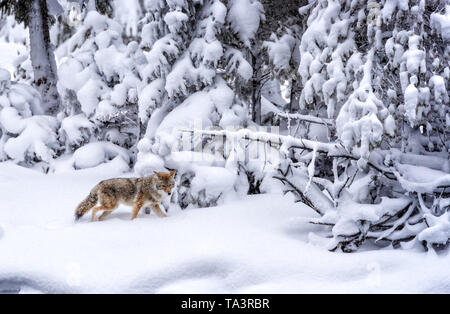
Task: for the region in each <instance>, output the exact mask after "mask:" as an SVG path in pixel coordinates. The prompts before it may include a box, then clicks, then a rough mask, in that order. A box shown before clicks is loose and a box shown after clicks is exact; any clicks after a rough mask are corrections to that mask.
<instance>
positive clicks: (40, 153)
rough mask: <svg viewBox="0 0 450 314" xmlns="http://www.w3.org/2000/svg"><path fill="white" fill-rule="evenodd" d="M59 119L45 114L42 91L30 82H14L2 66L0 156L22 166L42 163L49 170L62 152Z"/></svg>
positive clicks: (0, 86) (0, 85)
mask: <svg viewBox="0 0 450 314" xmlns="http://www.w3.org/2000/svg"><path fill="white" fill-rule="evenodd" d="M57 127H58V121H57V120H56V119H55V118H54V117H51V116H46V115H43V109H42V107H41V102H40V96H39V93H38V92H37V91H36V90H35V89H34V88H33V87H31V86H29V85H26V84H21V83H16V82H11V80H10V73H9V72H8V71H6V70H4V69H1V68H0V160H1V161H4V160H8V159H11V160H13V161H14V162H15V163H18V164H20V165H23V166H28V167H30V166H33V165H35V164H36V163H38V164H39V163H40V164H41V166H42V170H45V171H46V170H48V165H49V163H50V161H51V160H52V158H53V157H54V156H56V155H57V154H58V153H59V150H60V145H59V141H58V138H57Z"/></svg>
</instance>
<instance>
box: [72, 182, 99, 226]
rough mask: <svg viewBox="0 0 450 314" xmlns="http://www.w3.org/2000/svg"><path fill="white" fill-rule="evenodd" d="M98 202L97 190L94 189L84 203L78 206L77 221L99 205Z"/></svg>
mask: <svg viewBox="0 0 450 314" xmlns="http://www.w3.org/2000/svg"><path fill="white" fill-rule="evenodd" d="M97 201H98V196H97V188H94V189H93V190H92V191H91V193H89V195H88V197H86V198H85V199H84V201H82V202H81V203H80V205H78V207H77V210H76V211H75V220H79V219H80V218H81V217H82V216H83V215H84V214H86V213H87V212H88V211H89V210H90V209H91V208H92V207H94V206H95V205H96V204H97Z"/></svg>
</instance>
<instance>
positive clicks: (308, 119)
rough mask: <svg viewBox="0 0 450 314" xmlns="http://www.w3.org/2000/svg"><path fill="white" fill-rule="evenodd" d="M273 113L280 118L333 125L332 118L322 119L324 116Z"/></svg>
mask: <svg viewBox="0 0 450 314" xmlns="http://www.w3.org/2000/svg"><path fill="white" fill-rule="evenodd" d="M275 114H276V115H277V116H278V117H280V118H282V119H287V120H298V121H305V122H310V123H315V124H323V125H326V126H333V125H334V123H333V120H332V119H324V118H319V117H314V116H309V115H303V114H298V113H286V112H277V113H275Z"/></svg>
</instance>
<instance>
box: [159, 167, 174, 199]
mask: <svg viewBox="0 0 450 314" xmlns="http://www.w3.org/2000/svg"><path fill="white" fill-rule="evenodd" d="M154 173H155V177H156V178H157V180H156V189H158V190H159V191H164V192H165V193H166V194H168V195H170V194H171V193H172V189H173V186H174V185H175V174H176V173H177V171H176V170H172V171H171V172H156V171H154Z"/></svg>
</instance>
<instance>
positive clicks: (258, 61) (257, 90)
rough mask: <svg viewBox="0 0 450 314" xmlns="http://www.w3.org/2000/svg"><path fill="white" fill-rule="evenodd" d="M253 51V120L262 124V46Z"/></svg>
mask: <svg viewBox="0 0 450 314" xmlns="http://www.w3.org/2000/svg"><path fill="white" fill-rule="evenodd" d="M255 48H256V49H254V51H253V53H252V66H253V78H252V80H253V82H252V83H253V86H252V121H253V122H255V123H256V124H259V125H260V124H261V88H262V82H261V80H262V65H263V64H262V63H263V60H262V56H261V49H260V47H255Z"/></svg>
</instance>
